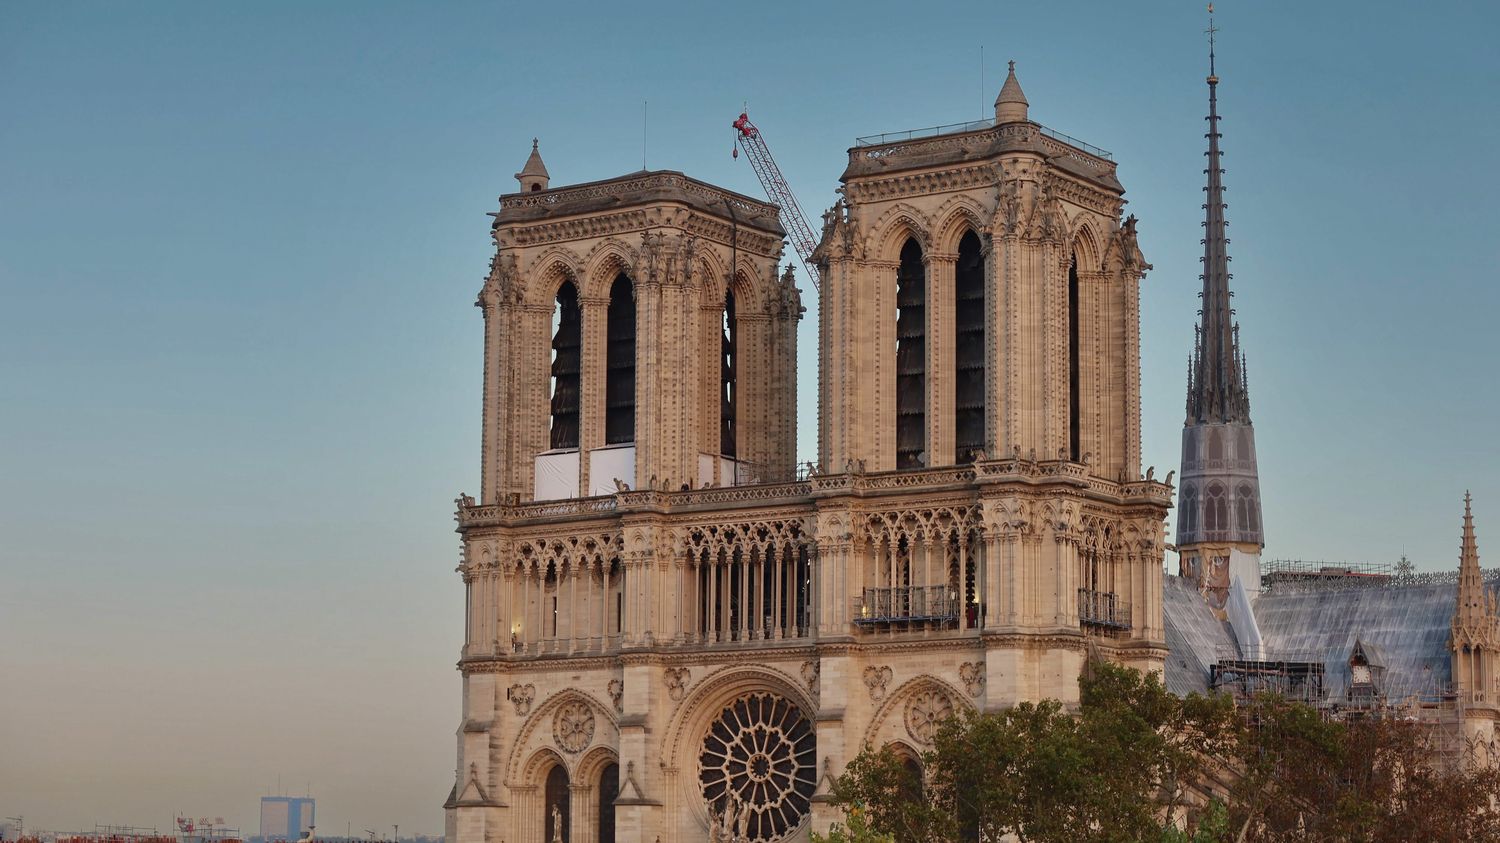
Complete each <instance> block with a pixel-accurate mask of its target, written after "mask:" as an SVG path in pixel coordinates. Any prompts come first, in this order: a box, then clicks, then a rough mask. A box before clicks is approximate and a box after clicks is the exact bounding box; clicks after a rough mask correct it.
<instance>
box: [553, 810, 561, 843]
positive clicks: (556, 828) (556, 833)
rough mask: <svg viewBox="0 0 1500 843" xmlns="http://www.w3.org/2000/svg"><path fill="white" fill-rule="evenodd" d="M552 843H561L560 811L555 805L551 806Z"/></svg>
mask: <svg viewBox="0 0 1500 843" xmlns="http://www.w3.org/2000/svg"><path fill="white" fill-rule="evenodd" d="M552 843H563V835H562V809H561V808H559V807H557V805H556V804H553V806H552Z"/></svg>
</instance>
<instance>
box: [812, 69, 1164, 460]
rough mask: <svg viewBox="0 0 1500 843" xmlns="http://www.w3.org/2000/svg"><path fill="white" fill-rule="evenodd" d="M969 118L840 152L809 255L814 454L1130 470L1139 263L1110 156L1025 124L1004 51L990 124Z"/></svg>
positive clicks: (1136, 401) (1136, 437)
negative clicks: (816, 263)
mask: <svg viewBox="0 0 1500 843" xmlns="http://www.w3.org/2000/svg"><path fill="white" fill-rule="evenodd" d="M980 125H983V124H980ZM965 128H972V127H971V126H955V127H944V128H943V129H940V130H935V131H938V132H943V131H944V130H947V129H952V130H953V133H952V134H951V135H944V134H938V135H937V136H934V137H915V138H908V137H906V136H905V135H897V136H877V137H873V138H863V139H861V140H860V141H859V143H858V145H856V146H855V147H854V148H853V149H851V150H850V151H849V164H848V167H847V168H846V169H845V170H844V175H843V182H844V186H843V189H842V193H843V199H842V200H841V201H840V202H839V203H838V204H837V205H835V206H834V208H833V209H832V210H831V211H830V212H829V213H828V214H827V215H826V216H825V220H824V222H825V228H824V237H823V243H822V246H821V247H820V252H819V253H818V254H819V258H820V259H821V260H822V261H823V262H824V264H825V265H826V269H825V271H824V273H823V278H824V288H823V293H822V303H823V310H822V314H821V323H820V331H821V336H822V340H823V349H824V353H823V355H822V364H821V365H822V377H821V386H822V392H821V401H820V405H819V434H820V435H819V440H820V452H819V457H820V462H821V464H822V468H823V470H824V471H841V470H843V469H844V468H845V467H846V466H847V465H849V464H859V465H863V467H864V468H865V469H866V470H869V471H881V470H888V469H909V468H920V467H931V466H945V465H964V464H968V463H971V462H974V461H975V460H976V459H979V460H983V459H1000V458H1010V457H1021V458H1026V459H1037V460H1063V461H1066V462H1071V463H1075V464H1078V465H1080V466H1083V467H1084V471H1085V473H1086V474H1088V475H1091V476H1095V477H1100V478H1106V479H1108V480H1112V481H1120V480H1135V479H1137V478H1138V477H1139V476H1140V469H1141V466H1140V420H1139V419H1140V362H1139V350H1140V337H1139V309H1140V300H1139V287H1138V285H1139V281H1140V279H1141V277H1142V276H1143V275H1144V274H1145V272H1146V270H1148V269H1150V265H1149V264H1147V263H1146V262H1145V260H1144V259H1143V257H1142V256H1141V252H1140V249H1139V248H1138V247H1137V245H1136V236H1135V219H1134V218H1133V217H1132V218H1130V219H1126V220H1124V221H1123V222H1122V221H1121V219H1120V213H1121V210H1122V209H1123V207H1124V204H1125V203H1124V199H1123V193H1124V188H1123V187H1122V186H1121V185H1120V182H1119V180H1118V179H1117V178H1116V177H1115V162H1114V161H1113V160H1111V158H1110V157H1109V154H1108V153H1106V152H1104V151H1103V150H1100V149H1097V148H1094V147H1090V146H1088V145H1087V144H1084V143H1081V142H1078V141H1075V140H1073V139H1071V138H1067V137H1066V136H1063V135H1059V134H1057V133H1056V132H1053V131H1051V130H1050V129H1047V128H1045V127H1043V126H1041V125H1040V124H1038V123H1035V122H1032V121H1030V120H1029V118H1028V103H1027V101H1026V96H1025V94H1024V93H1022V91H1021V85H1020V82H1019V81H1017V79H1016V74H1015V67H1014V62H1012V64H1011V70H1010V73H1009V74H1008V75H1007V76H1006V79H1005V85H1004V87H1003V88H1002V89H1001V91H1000V95H999V97H997V98H996V100H995V123H994V124H993V127H992V128H987V129H986V131H983V132H976V131H962V130H963V129H965ZM908 134H909V133H908Z"/></svg>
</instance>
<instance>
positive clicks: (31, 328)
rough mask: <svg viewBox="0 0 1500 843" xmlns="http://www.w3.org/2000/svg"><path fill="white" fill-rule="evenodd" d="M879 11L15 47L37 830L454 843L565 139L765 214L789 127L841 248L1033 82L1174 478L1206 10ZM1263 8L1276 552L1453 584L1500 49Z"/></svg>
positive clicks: (0, 669) (4, 487) (797, 168)
mask: <svg viewBox="0 0 1500 843" xmlns="http://www.w3.org/2000/svg"><path fill="white" fill-rule="evenodd" d="M858 9H859V11H857V12H856V11H854V9H853V7H845V8H841V9H838V10H835V9H834V8H833V7H832V6H831V5H825V4H809V3H798V4H790V3H789V4H772V3H760V4H752V3H739V4H732V5H727V4H725V5H721V4H702V3H681V4H655V3H641V4H631V5H628V6H625V5H621V4H616V3H599V4H590V3H580V2H573V3H567V4H562V3H546V2H527V3H520V4H502V3H472V4H453V3H449V4H441V5H436V4H416V3H401V4H384V3H333V2H323V3H316V4H292V3H281V4H267V3H256V4H245V3H242V4H227V3H217V4H204V3H172V4H166V3H154V4H146V3H133V4H125V3H103V2H100V3H82V4H79V3H55V2H46V3H16V2H13V3H7V4H5V5H3V6H0V113H3V115H4V117H3V119H0V291H3V297H0V395H3V399H0V400H3V404H0V443H3V444H0V759H3V760H0V816H3V815H13V814H17V813H24V814H25V815H26V818H27V824H28V826H35V827H41V828H53V829H61V828H79V827H92V824H93V823H95V822H110V823H134V824H147V825H150V824H156V825H159V826H165V824H166V823H167V822H168V821H169V818H170V817H171V816H172V812H174V811H179V810H180V811H186V812H191V813H194V814H199V815H209V816H214V815H222V816H224V817H226V818H227V819H230V820H231V821H233V822H236V823H239V824H241V825H243V826H244V827H245V828H246V830H247V832H250V833H253V832H254V831H255V828H256V810H257V798H258V797H259V796H260V795H262V794H263V793H267V792H269V790H270V789H274V786H275V782H276V778H277V775H278V774H280V775H281V776H282V782H283V786H284V789H286V790H287V791H289V792H295V793H300V792H301V791H302V790H304V789H305V788H306V787H307V786H308V783H309V782H310V783H311V788H312V792H313V793H314V795H315V796H317V797H318V799H319V820H320V827H321V828H322V829H323V830H325V831H329V832H338V833H342V831H343V830H344V828H345V823H346V822H349V823H352V827H353V828H354V829H355V831H356V832H358V831H359V830H360V829H362V828H377V829H384V830H387V831H388V830H389V826H390V824H392V823H400V825H401V828H402V830H403V832H417V831H428V832H434V833H436V832H439V831H440V830H441V810H440V807H439V806H440V804H441V802H442V800H443V798H444V797H445V796H446V794H447V791H448V787H449V784H450V782H451V771H452V767H453V760H454V759H453V746H454V741H453V737H452V733H453V730H454V728H455V726H456V725H457V723H458V705H459V698H458V687H459V685H458V678H457V674H456V673H455V671H454V669H453V663H454V661H455V659H456V657H457V654H458V646H459V643H460V622H461V619H462V617H463V609H462V605H461V600H462V593H463V592H462V587H461V584H460V582H459V580H458V577H457V576H456V575H455V574H454V573H453V567H454V565H455V563H456V559H457V547H456V542H455V537H454V535H453V533H452V526H453V525H452V520H451V513H452V500H453V497H454V495H455V494H456V493H457V492H458V491H460V490H466V491H470V492H474V491H477V486H478V483H477V479H476V478H477V474H478V461H477V458H478V444H479V390H480V340H481V335H480V331H481V323H480V317H479V314H478V312H477V311H476V310H475V309H474V308H473V307H471V303H472V302H473V300H474V295H475V293H476V291H477V290H478V289H479V286H480V283H481V280H482V277H483V275H484V272H485V269H486V266H487V261H488V257H489V254H490V251H491V245H490V242H489V237H488V222H489V221H488V219H487V218H486V217H485V216H484V214H485V212H487V211H490V210H493V209H494V208H495V207H496V205H497V202H496V197H497V195H499V194H500V193H502V192H507V191H511V190H514V189H515V182H514V181H513V180H512V178H511V174H512V173H514V172H515V171H516V170H518V169H519V168H520V166H521V164H522V162H523V161H524V159H525V157H526V154H527V151H528V150H529V148H530V140H531V138H532V136H533V135H536V136H539V137H540V138H541V141H542V151H543V154H544V155H545V157H546V161H547V164H548V166H549V168H550V169H551V172H552V178H553V182H554V184H566V183H570V182H580V181H588V180H591V179H599V178H606V177H610V176H615V175H620V174H622V173H625V172H629V171H632V170H635V169H638V168H640V166H641V163H642V144H641V103H642V101H643V100H649V102H650V110H649V112H650V126H649V150H648V158H647V163H648V164H649V165H650V166H651V167H653V168H672V169H679V170H683V171H685V172H687V173H690V174H692V175H694V176H696V177H698V178H702V179H706V180H708V181H712V182H716V183H718V184H722V185H724V186H726V187H730V188H733V189H736V190H740V191H743V192H746V193H750V194H759V192H760V188H759V185H758V183H757V182H756V181H755V178H754V175H753V173H752V172H751V171H750V169H749V167H748V165H747V164H746V163H745V161H744V159H743V158H741V159H740V160H739V161H735V160H732V159H731V158H730V155H729V153H730V149H731V146H732V139H731V130H730V127H729V123H730V121H731V120H732V119H733V118H734V116H735V115H736V114H737V113H738V112H739V110H740V107H741V103H742V102H748V104H749V108H750V113H751V115H752V117H753V118H754V119H755V120H756V122H757V123H758V124H759V125H760V126H761V127H762V128H763V130H764V132H765V134H766V137H767V139H768V141H769V142H770V144H771V145H772V147H773V150H774V152H775V154H776V156H777V160H778V161H779V162H780V164H781V166H782V169H783V170H784V172H785V173H786V175H787V177H788V179H789V180H790V181H791V183H792V185H793V186H794V187H795V189H796V190H797V192H798V194H799V197H800V198H801V200H802V204H803V206H804V208H806V209H807V210H808V211H809V213H810V214H813V215H816V213H818V212H819V211H821V210H822V209H823V208H826V207H827V206H828V205H829V204H830V203H831V202H832V200H833V198H834V194H833V190H834V188H835V187H836V186H837V177H838V174H839V172H840V171H841V169H842V166H843V163H844V150H845V149H846V148H847V147H848V146H849V145H850V143H851V142H852V140H853V139H854V137H856V136H858V135H864V134H870V133H875V132H881V131H892V130H899V129H906V128H913V127H919V126H930V125H935V124H939V123H950V122H956V121H961V120H968V119H974V118H977V117H979V116H982V115H983V114H985V113H986V112H987V111H988V108H989V104H990V102H991V101H992V100H993V98H994V95H995V91H996V90H997V89H998V87H999V83H1000V80H1001V76H1002V74H1001V73H1000V72H999V69H1000V68H1003V67H1004V60H1005V59H1007V58H1014V59H1016V61H1017V63H1018V69H1019V72H1020V78H1021V82H1022V84H1023V85H1024V87H1025V90H1026V93H1027V95H1028V97H1029V98H1030V100H1031V115H1032V117H1033V118H1034V119H1037V120H1039V121H1041V122H1043V123H1045V124H1047V125H1049V126H1051V127H1053V128H1056V129H1058V130H1060V131H1063V132H1066V133H1068V134H1071V135H1073V136H1076V137H1079V138H1082V139H1084V140H1086V141H1088V142H1090V143H1093V144H1096V145H1098V146H1102V147H1104V148H1106V149H1109V150H1111V151H1113V152H1114V154H1115V156H1116V158H1117V160H1118V161H1119V162H1120V170H1119V174H1120V178H1121V180H1122V181H1123V182H1124V183H1125V185H1126V187H1127V189H1128V191H1129V193H1128V198H1129V200H1130V203H1131V204H1130V206H1129V208H1128V210H1129V212H1132V213H1135V214H1136V215H1138V216H1139V217H1140V219H1141V224H1140V232H1141V246H1142V248H1143V250H1144V251H1145V253H1146V256H1147V259H1148V260H1150V261H1151V262H1152V263H1154V264H1155V271H1153V272H1152V273H1151V274H1150V275H1148V276H1147V278H1146V280H1145V282H1144V292H1143V299H1142V301H1143V310H1144V313H1143V317H1142V338H1143V350H1142V356H1143V370H1144V390H1145V407H1144V412H1143V421H1144V430H1145V454H1146V460H1147V462H1148V463H1151V464H1155V465H1156V466H1157V468H1158V475H1160V474H1164V473H1165V471H1166V470H1167V469H1168V468H1171V467H1175V464H1176V461H1177V459H1178V447H1179V445H1178V435H1179V431H1180V426H1181V423H1182V413H1183V389H1184V383H1183V381H1184V375H1185V365H1186V364H1185V359H1186V355H1187V353H1188V349H1189V347H1190V344H1191V337H1192V324H1193V319H1194V311H1195V308H1196V303H1197V299H1196V297H1195V293H1196V290H1197V288H1198V281H1197V275H1198V256H1199V255H1200V254H1201V251H1200V247H1199V237H1200V232H1199V220H1200V219H1201V211H1200V209H1199V206H1200V204H1201V202H1202V198H1201V185H1202V179H1203V176H1202V173H1201V169H1202V167H1203V157H1202V151H1203V148H1204V141H1203V137H1202V133H1203V131H1204V129H1203V115H1204V112H1205V109H1206V94H1205V90H1204V84H1203V77H1204V75H1205V49H1204V46H1203V35H1202V30H1203V29H1204V24H1205V21H1204V14H1203V8H1202V5H1201V4H1200V3H1198V2H1172V3H1166V2H1159V3H1150V4H1145V3H1117V2H1100V3H1087V2H1071V3H1065V4H1064V3H1052V4H1045V5H1043V4H1033V5H1028V6H1020V5H1017V4H1012V3H1001V2H985V3H972V4H967V5H959V4H947V3H930V4H919V5H913V4H911V3H909V2H903V3H894V2H871V3H863V4H860V5H859V6H858ZM1219 11H1220V14H1219V24H1220V25H1221V26H1222V27H1223V32H1222V34H1221V37H1220V64H1219V70H1220V74H1221V76H1222V77H1223V84H1222V85H1221V87H1220V95H1221V108H1222V111H1223V114H1224V116H1225V120H1224V132H1225V139H1224V147H1225V150H1226V157H1225V166H1226V167H1227V169H1228V173H1227V176H1226V179H1227V184H1228V185H1229V188H1230V190H1229V193H1228V201H1229V203H1230V208H1229V219H1230V222H1231V229H1230V231H1231V235H1232V237H1233V243H1232V245H1231V252H1232V254H1233V255H1234V264H1233V269H1234V271H1235V280H1234V286H1235V288H1236V290H1237V292H1238V297H1237V298H1236V302H1237V304H1238V307H1239V312H1240V317H1241V320H1242V323H1243V325H1244V329H1243V340H1244V345H1245V348H1246V351H1247V354H1248V355H1249V361H1250V367H1249V368H1250V377H1251V394H1252V398H1253V402H1254V409H1253V413H1254V418H1255V421H1256V425H1257V428H1258V435H1259V445H1260V453H1261V459H1262V462H1261V472H1262V474H1261V477H1262V488H1263V490H1264V495H1265V510H1266V511H1265V525H1266V531H1267V538H1268V548H1267V553H1268V555H1270V556H1273V557H1303V558H1313V559H1328V560H1370V561H1382V562H1389V561H1393V560H1394V559H1395V558H1396V557H1398V556H1399V555H1400V554H1401V553H1402V552H1403V551H1405V552H1406V553H1408V554H1409V555H1410V556H1411V557H1412V558H1413V559H1414V560H1415V561H1416V563H1417V564H1418V566H1419V567H1420V568H1422V569H1446V568H1451V567H1454V566H1455V565H1456V559H1457V547H1458V528H1459V514H1460V508H1461V503H1460V501H1461V498H1462V494H1463V491H1464V489H1465V488H1472V489H1473V490H1474V494H1475V506H1476V520H1477V522H1478V526H1479V530H1480V543H1481V549H1483V548H1484V547H1486V546H1491V547H1496V548H1500V471H1497V469H1500V444H1497V443H1500V437H1497V436H1496V435H1495V419H1496V417H1497V415H1500V388H1497V386H1496V380H1495V373H1494V364H1495V360H1496V353H1495V344H1494V340H1493V339H1492V336H1491V332H1492V330H1493V327H1494V325H1495V322H1496V315H1497V305H1500V293H1497V292H1496V282H1497V281H1500V273H1497V271H1496V270H1497V263H1500V261H1497V257H1496V252H1497V245H1496V244H1497V242H1500V238H1497V236H1496V230H1495V222H1494V219H1495V217H1494V214H1493V212H1492V211H1490V210H1489V209H1488V203H1489V202H1490V201H1492V200H1493V197H1494V195H1495V194H1496V192H1497V190H1500V176H1497V173H1500V167H1497V166H1496V163H1495V160H1494V156H1495V150H1496V149H1497V148H1500V109H1497V108H1496V98H1495V91H1496V90H1497V89H1500V59H1497V55H1500V52H1497V50H1496V49H1495V46H1494V32H1495V31H1496V29H1497V25H1500V11H1497V7H1496V6H1493V5H1491V4H1457V3H1445V4H1425V3H1424V4H1417V3H1397V2H1388V3H1380V2H1364V3H1321V4H1314V3H1306V2H1300V0H1299V2H1254V3H1250V2H1235V0H1227V1H1226V2H1223V3H1221V4H1220V8H1219ZM981 45H983V46H984V48H985V53H986V56H987V57H988V61H987V63H988V68H989V72H988V84H987V85H982V80H981V75H980V62H979V52H980V47H981ZM814 220H816V216H814ZM808 299H809V302H810V303H811V299H812V297H811V296H810V295H809V296H808ZM815 325H816V320H815V319H814V318H813V314H811V313H810V314H809V315H808V319H807V320H806V321H804V323H803V328H802V335H801V343H802V350H803V355H802V379H801V382H800V389H801V392H802V396H803V402H802V406H801V408H800V412H801V416H800V422H801V441H800V446H801V449H802V451H803V452H804V453H806V454H812V453H814V452H815V447H814V444H815V443H814V442H813V438H812V436H813V430H814V421H815V412H816V408H815V405H814V403H813V398H814V396H815V391H814V390H815V387H816V384H815V380H814V378H815V363H814V361H815V357H814V350H815V343H816V332H815Z"/></svg>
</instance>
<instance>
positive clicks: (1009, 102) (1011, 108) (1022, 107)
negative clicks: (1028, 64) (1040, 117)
mask: <svg viewBox="0 0 1500 843" xmlns="http://www.w3.org/2000/svg"><path fill="white" fill-rule="evenodd" d="M1029 105H1030V103H1028V102H1027V101H1026V95H1025V94H1024V93H1022V92H1021V83H1020V82H1018V81H1017V80H1016V63H1015V62H1014V61H1012V62H1011V63H1010V72H1009V73H1007V74H1006V75H1005V84H1004V85H1002V86H1001V87H1000V96H998V97H995V125H996V126H999V125H1000V124H1002V123H1025V122H1026V108H1027V106H1029Z"/></svg>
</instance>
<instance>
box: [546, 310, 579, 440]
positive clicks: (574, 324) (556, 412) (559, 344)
mask: <svg viewBox="0 0 1500 843" xmlns="http://www.w3.org/2000/svg"><path fill="white" fill-rule="evenodd" d="M582 322H583V320H582V317H581V315H580V312H579V309H578V288H577V287H575V286H574V285H573V282H572V281H564V282H563V283H562V286H560V287H558V288H557V298H556V300H555V302H554V306H553V308H552V420H551V441H550V443H549V446H550V447H551V448H553V449H561V448H577V447H578V391H579V371H580V368H581V362H582V356H581V354H580V349H581V340H580V337H581V335H582V331H581V327H582Z"/></svg>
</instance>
